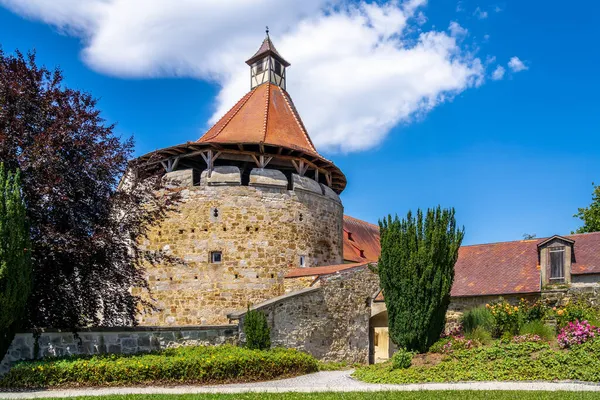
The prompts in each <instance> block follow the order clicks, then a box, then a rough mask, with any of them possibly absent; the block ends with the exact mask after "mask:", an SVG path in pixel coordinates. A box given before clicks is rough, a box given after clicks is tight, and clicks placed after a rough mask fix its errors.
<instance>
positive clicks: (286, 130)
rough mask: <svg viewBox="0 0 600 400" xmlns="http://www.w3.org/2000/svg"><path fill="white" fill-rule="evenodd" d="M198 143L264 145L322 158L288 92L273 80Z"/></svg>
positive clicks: (243, 101) (223, 118)
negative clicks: (272, 82) (273, 82)
mask: <svg viewBox="0 0 600 400" xmlns="http://www.w3.org/2000/svg"><path fill="white" fill-rule="evenodd" d="M198 143H218V144H264V145H270V146H280V147H285V148H289V149H293V150H300V151H303V152H305V153H308V154H314V155H317V156H319V157H321V156H320V155H319V154H318V152H317V150H316V148H315V146H314V145H313V143H312V141H311V140H310V137H309V136H308V133H307V132H306V129H305V128H304V124H303V123H302V120H301V119H300V115H298V112H297V111H296V107H294V103H293V102H292V99H291V98H290V96H289V94H288V93H287V92H286V91H285V90H283V89H282V88H281V87H279V86H277V85H274V84H271V83H265V84H262V85H260V86H257V87H255V88H254V89H252V90H251V91H250V92H248V93H247V94H246V95H245V96H244V97H242V99H241V100H240V101H238V102H237V104H236V105H235V106H233V108H231V110H229V111H228V112H227V113H226V114H225V115H224V116H223V117H222V118H221V119H220V120H219V121H218V122H217V123H216V124H215V125H214V126H213V127H212V128H210V129H209V130H208V132H206V133H205V134H204V135H203V136H202V137H201V138H200V139H199V140H198ZM321 158H322V157H321Z"/></svg>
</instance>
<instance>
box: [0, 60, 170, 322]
mask: <svg viewBox="0 0 600 400" xmlns="http://www.w3.org/2000/svg"><path fill="white" fill-rule="evenodd" d="M113 130H114V127H113V125H110V124H107V123H106V122H105V121H104V119H103V118H102V117H101V115H100V111H99V110H98V109H97V107H96V99H94V98H93V97H92V96H91V95H90V94H88V93H85V92H82V91H79V90H75V89H71V88H69V87H67V86H66V85H65V83H64V82H63V76H62V73H61V71H60V70H58V69H57V70H54V71H51V70H49V69H47V68H45V67H41V66H38V65H37V64H36V60H35V55H34V54H29V55H28V56H24V55H23V54H21V53H19V52H16V53H15V55H7V54H4V53H3V52H2V51H1V50H0V160H2V162H4V164H5V166H6V168H7V169H8V170H17V169H19V170H20V171H21V179H22V182H23V184H22V193H23V198H24V200H25V202H26V204H27V219H28V222H29V224H30V233H31V258H32V266H33V288H32V292H31V296H30V299H29V307H28V310H27V315H26V321H25V327H27V328H38V327H42V328H50V327H55V328H70V329H73V330H76V329H77V328H78V327H81V326H89V325H108V326H111V325H120V326H123V325H132V324H135V322H136V321H135V315H136V313H137V312H138V310H139V305H140V303H141V304H143V305H148V304H147V303H145V302H143V301H142V300H143V298H142V297H141V296H140V295H139V294H136V293H139V292H133V291H131V288H132V287H138V288H146V289H148V284H147V282H146V280H145V278H144V270H143V267H144V265H146V263H148V262H154V261H155V260H156V259H157V258H156V257H155V256H156V255H155V254H151V252H149V251H146V250H145V249H144V248H143V247H141V246H140V242H139V241H138V240H137V239H138V238H140V237H143V236H144V235H145V234H146V233H147V229H148V227H149V226H150V225H152V224H154V223H155V222H157V221H158V220H159V219H160V218H162V216H163V215H164V211H165V208H164V207H162V205H161V204H162V203H160V201H159V199H154V198H153V196H151V195H148V193H151V191H148V190H146V189H148V188H151V184H154V185H157V184H158V183H159V180H158V177H155V179H153V180H152V181H153V182H152V183H148V184H147V183H146V182H144V184H143V185H142V184H139V183H138V182H137V181H138V180H136V179H132V182H131V185H130V186H131V188H130V189H128V190H122V189H120V187H119V182H120V179H121V177H122V176H123V174H124V173H125V171H127V169H128V167H129V164H128V159H129V158H131V157H132V154H133V153H132V150H133V142H132V141H131V140H125V141H123V140H121V138H119V137H118V136H116V135H115V133H114V132H113ZM131 175H132V176H133V175H134V174H131ZM155 187H156V186H155ZM167 200H168V199H166V200H165V201H167ZM149 203H151V204H150V205H149ZM152 203H153V204H152Z"/></svg>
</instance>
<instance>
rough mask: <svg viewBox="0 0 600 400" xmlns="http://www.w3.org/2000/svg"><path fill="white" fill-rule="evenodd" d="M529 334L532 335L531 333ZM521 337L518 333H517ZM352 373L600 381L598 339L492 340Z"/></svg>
mask: <svg viewBox="0 0 600 400" xmlns="http://www.w3.org/2000/svg"><path fill="white" fill-rule="evenodd" d="M528 339H531V338H528ZM518 340H519V339H518ZM354 377H355V378H357V379H360V380H362V381H365V382H371V383H420V382H459V381H535V380H543V381H554V380H579V381H589V382H598V381H600V340H592V341H588V342H587V343H584V344H581V345H576V346H573V347H571V348H570V349H569V350H567V351H565V350H554V349H552V348H551V347H550V345H549V344H548V343H544V342H532V341H525V342H522V343H515V342H509V343H502V342H501V341H496V342H494V344H493V345H491V346H486V347H478V348H473V349H468V350H457V351H454V352H452V353H450V354H446V355H444V356H443V358H442V360H441V362H440V363H438V364H436V365H419V366H412V367H410V368H408V369H391V367H390V365H389V364H378V365H371V366H368V367H363V368H360V369H358V370H357V371H356V372H355V373H354Z"/></svg>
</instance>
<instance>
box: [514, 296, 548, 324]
mask: <svg viewBox="0 0 600 400" xmlns="http://www.w3.org/2000/svg"><path fill="white" fill-rule="evenodd" d="M519 308H520V309H521V310H522V313H523V322H524V323H529V322H534V321H543V320H544V319H545V318H546V315H547V313H548V307H547V306H546V304H544V303H543V302H541V301H540V300H537V301H536V302H535V303H533V304H529V303H528V302H527V300H525V299H521V301H520V302H519Z"/></svg>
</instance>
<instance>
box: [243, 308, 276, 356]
mask: <svg viewBox="0 0 600 400" xmlns="http://www.w3.org/2000/svg"><path fill="white" fill-rule="evenodd" d="M244 334H245V335H246V347H248V348H249V349H253V350H266V349H268V348H270V347H271V329H270V328H269V324H268V322H267V317H266V316H265V314H264V313H263V312H262V311H256V310H250V307H248V312H247V313H246V318H245V320H244Z"/></svg>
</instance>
